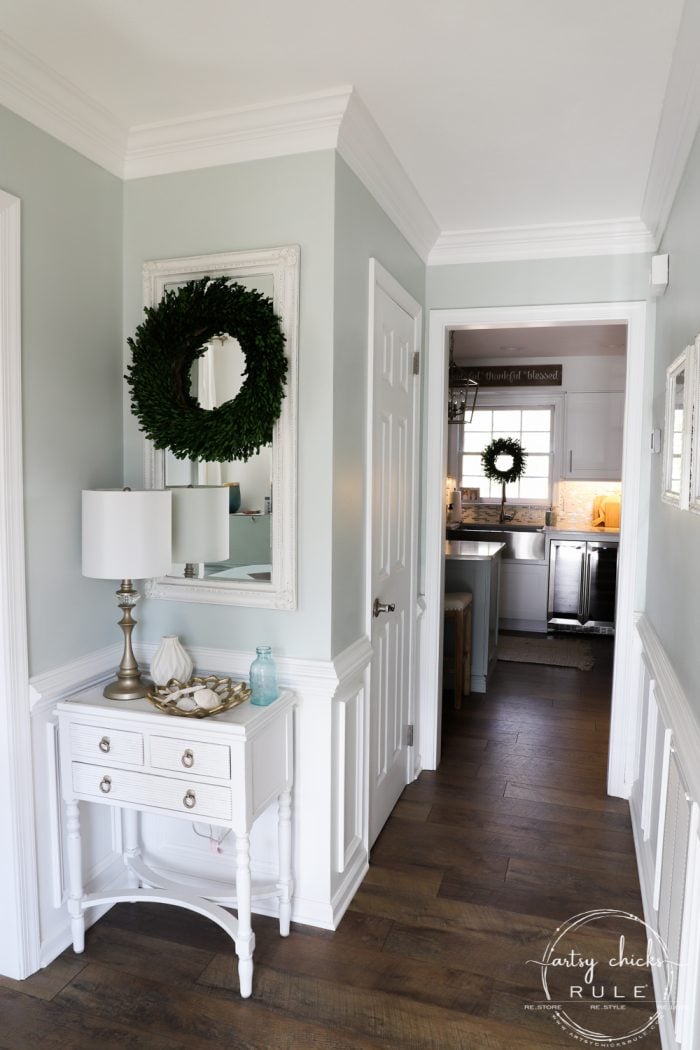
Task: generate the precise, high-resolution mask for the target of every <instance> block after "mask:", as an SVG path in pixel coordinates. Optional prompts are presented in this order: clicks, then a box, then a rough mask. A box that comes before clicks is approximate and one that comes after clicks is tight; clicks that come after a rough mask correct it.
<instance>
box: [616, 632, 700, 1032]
mask: <svg viewBox="0 0 700 1050" xmlns="http://www.w3.org/2000/svg"><path fill="white" fill-rule="evenodd" d="M637 634H638V638H639V641H640V643H641V645H640V646H639V647H638V661H639V666H638V667H637V668H636V673H635V675H634V677H633V681H634V683H635V688H636V694H637V695H636V707H637V710H636V716H637V718H636V723H637V732H636V742H637V754H636V756H635V761H634V770H635V773H636V777H635V780H634V784H633V786H632V791H631V795H630V811H631V816H632V827H633V831H634V837H635V845H636V850H637V860H638V866H639V873H640V882H641V888H642V900H643V903H644V917H645V920H646V922H647V923H648V924H649V925H650V926H651V927H653V929H654V930H655V931H656V932H657V933H658V935H659V937H660V938H661V940H662V941H663V942H664V944H665V945H666V949H667V952H668V957H669V959H670V960H671V963H672V964H673V968H674V982H673V986H672V989H671V993H670V995H669V997H668V1002H667V1003H666V1004H664V1003H663V1002H662V1000H661V996H662V993H663V989H662V988H661V987H660V981H657V980H656V978H657V977H659V973H658V971H657V970H655V971H654V978H655V982H654V983H655V990H656V995H657V1001H658V1002H659V1004H660V1013H659V1031H660V1035H661V1043H662V1046H663V1050H679V1048H680V1050H700V1009H699V1008H698V1001H699V999H700V839H699V837H698V833H699V824H700V820H699V817H698V814H699V812H700V810H699V806H700V726H699V725H698V722H697V719H696V717H695V714H694V712H693V710H692V708H691V706H690V703H689V701H688V698H687V696H686V695H685V693H684V692H683V689H682V687H681V685H680V682H679V680H678V678H677V676H676V674H675V672H674V670H673V667H672V666H671V663H670V661H669V659H668V656H667V654H666V652H665V650H664V649H663V646H662V645H661V642H660V641H659V638H658V636H657V634H656V632H655V631H654V629H653V627H652V626H651V624H650V623H649V621H648V620H647V618H646V617H645V616H644V615H641V616H639V617H638V618H637Z"/></svg>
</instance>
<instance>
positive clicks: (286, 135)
mask: <svg viewBox="0 0 700 1050" xmlns="http://www.w3.org/2000/svg"><path fill="white" fill-rule="evenodd" d="M351 93H352V88H349V87H341V88H337V89H335V90H333V91H328V92H319V93H318V94H314V95H306V96H304V97H302V98H291V99H286V100H285V101H281V102H272V103H269V104H267V105H263V106H245V107H243V108H240V109H232V110H225V111H222V112H219V113H202V114H198V115H196V116H192V117H188V118H186V119H185V120H167V121H161V122H159V123H156V124H144V125H140V126H138V127H133V128H131V130H130V131H129V138H128V145H127V150H126V161H125V165H124V177H125V178H127V179H138V178H143V177H144V176H148V175H165V174H168V173H170V172H174V171H191V170H193V169H196V168H211V167H214V166H216V165H220V164H238V163H240V162H241V161H248V160H261V159H264V158H267V157H280V156H285V155H287V154H291V153H309V152H312V151H314V150H323V149H335V148H336V146H337V143H338V131H339V128H340V124H341V121H342V119H343V115H344V113H345V110H346V108H347V105H348V99H349V98H350V96H351Z"/></svg>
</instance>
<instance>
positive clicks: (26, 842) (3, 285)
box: [0, 190, 39, 980]
mask: <svg viewBox="0 0 700 1050" xmlns="http://www.w3.org/2000/svg"><path fill="white" fill-rule="evenodd" d="M20 303H21V298H20V202H19V200H18V198H17V197H13V196H12V195H11V194H9V193H4V192H3V191H2V190H0V726H1V727H2V729H1V731H0V798H2V805H1V806H0V842H2V844H3V851H4V855H3V862H2V865H0V928H1V929H2V937H0V973H1V974H3V975H6V976H8V977H13V978H15V979H16V980H21V979H22V978H24V977H28V976H29V974H30V973H33V972H34V971H35V970H36V969H38V966H39V905H38V889H37V878H36V852H35V847H34V803H33V797H34V796H33V785H32V751H31V733H30V717H29V676H28V667H27V663H28V661H27V612H26V588H25V573H24V515H23V509H22V508H23V500H24V492H23V471H22V389H21V372H22V367H21V365H22V360H21V341H20Z"/></svg>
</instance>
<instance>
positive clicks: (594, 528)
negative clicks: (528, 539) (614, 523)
mask: <svg viewBox="0 0 700 1050" xmlns="http://www.w3.org/2000/svg"><path fill="white" fill-rule="evenodd" d="M544 531H545V532H546V534H547V535H548V536H557V535H559V534H560V533H561V534H562V535H566V536H568V535H576V536H607V537H609V538H610V539H619V536H620V530H619V529H606V528H605V527H604V526H602V525H565V524H564V525H545V529H544Z"/></svg>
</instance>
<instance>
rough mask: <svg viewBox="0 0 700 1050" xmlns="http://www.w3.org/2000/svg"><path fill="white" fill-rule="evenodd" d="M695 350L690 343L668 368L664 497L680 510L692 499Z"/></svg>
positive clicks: (685, 507)
mask: <svg viewBox="0 0 700 1050" xmlns="http://www.w3.org/2000/svg"><path fill="white" fill-rule="evenodd" d="M694 350H695V348H694V347H693V346H687V347H686V348H685V350H684V351H683V352H682V353H681V354H679V355H678V357H677V358H676V359H675V361H672V362H671V364H670V365H669V366H668V368H667V369H666V413H665V420H664V444H663V490H662V494H661V498H662V499H663V500H664V501H665V502H666V503H670V504H671V505H672V506H675V507H679V508H680V509H681V510H687V509H688V505H689V499H690V458H691V442H692V423H693V392H692V388H693V380H694V378H695V377H694V368H693V366H694V360H695V352H694Z"/></svg>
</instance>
